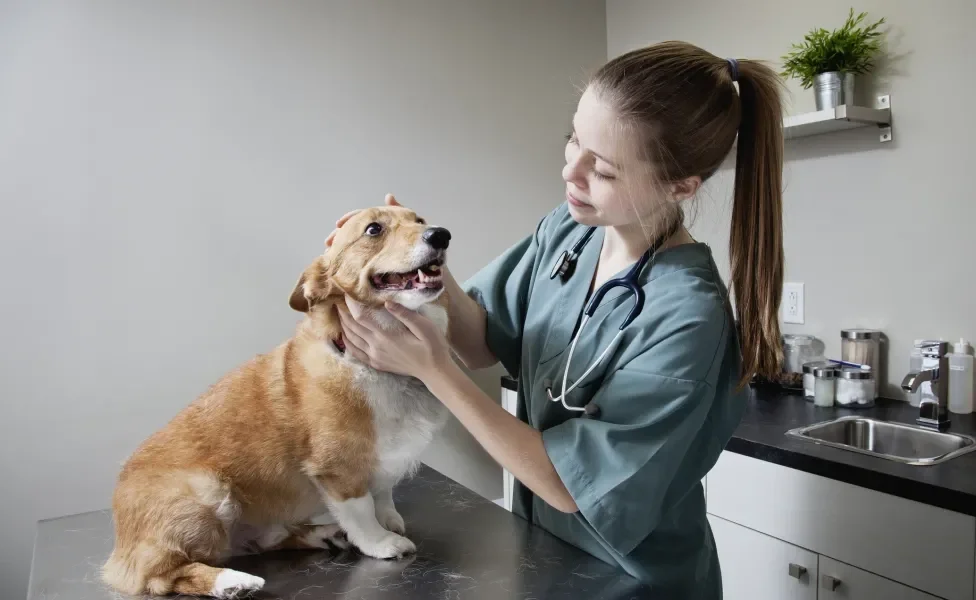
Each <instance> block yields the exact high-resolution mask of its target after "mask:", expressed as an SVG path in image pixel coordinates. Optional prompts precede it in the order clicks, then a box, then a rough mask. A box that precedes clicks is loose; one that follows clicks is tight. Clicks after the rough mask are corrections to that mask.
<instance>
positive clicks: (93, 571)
mask: <svg viewBox="0 0 976 600" xmlns="http://www.w3.org/2000/svg"><path fill="white" fill-rule="evenodd" d="M394 497H395V499H396V501H397V509H398V510H399V511H400V514H402V515H403V517H404V520H405V521H406V525H407V536H408V537H410V539H412V540H413V541H414V543H415V544H416V545H417V554H416V555H414V556H412V557H409V558H407V559H404V560H399V561H384V560H376V559H371V558H366V557H362V556H360V555H358V554H355V553H352V552H344V553H341V554H330V553H329V552H327V551H297V550H296V551H280V552H272V553H267V554H263V555H255V556H247V557H240V558H235V559H232V560H231V561H230V562H229V563H228V565H227V566H229V567H231V568H234V569H238V570H241V571H245V572H248V573H251V574H253V575H257V576H259V577H263V578H264V579H265V580H266V584H265V588H264V590H262V591H261V592H260V593H258V594H255V595H254V596H253V597H254V598H255V600H279V599H280V600H317V599H324V598H329V599H347V600H365V599H369V600H374V599H382V598H397V599H400V600H409V599H412V598H443V599H447V600H468V599H471V600H480V599H486V600H487V599H491V600H501V599H505V598H520V599H531V598H538V599H541V598H546V599H550V598H565V599H570V598H573V599H576V598H592V599H597V598H600V599H607V600H615V599H621V600H630V599H631V598H645V597H648V593H647V591H646V588H643V587H642V586H641V585H640V584H639V582H638V581H637V580H635V579H633V578H631V577H630V576H628V575H626V574H624V573H622V572H620V571H618V570H617V569H616V568H615V567H613V566H610V565H608V564H606V563H604V562H602V561H599V560H597V559H595V558H593V557H591V556H590V555H588V554H586V553H584V552H582V551H581V550H578V549H576V548H575V547H573V546H570V545H568V544H565V543H563V542H562V541H560V540H558V539H556V538H555V537H553V536H551V535H549V534H548V533H546V532H544V531H542V530H541V529H539V528H537V527H535V526H532V525H530V524H529V523H527V522H526V521H525V520H523V519H521V518H519V517H516V516H515V515H513V514H511V513H510V512H508V511H506V510H505V509H503V508H501V507H500V506H498V505H496V504H494V503H493V502H490V501H488V500H485V499H484V498H482V497H481V496H479V495H477V494H475V493H474V492H472V491H470V490H468V489H467V488H465V487H464V486H462V485H460V484H458V483H455V482H454V481H452V480H451V479H449V478H447V477H445V476H444V475H442V474H440V473H438V472H437V471H435V470H433V469H431V468H429V467H423V468H422V469H421V471H420V472H419V473H418V474H417V475H416V476H415V477H414V478H412V479H409V480H407V481H405V482H403V483H401V484H400V485H399V486H397V488H396V490H395V491H394ZM111 548H112V523H111V514H110V512H109V511H107V510H105V511H98V512H90V513H84V514H80V515H74V516H69V517H61V518H57V519H51V520H46V521H41V522H40V523H39V524H38V529H37V538H36V541H35V545H34V559H33V564H32V566H31V574H30V585H29V588H28V590H29V591H28V596H27V597H28V600H42V599H54V598H71V599H73V600H110V599H111V600H119V599H120V598H122V595H120V594H117V593H114V592H113V591H112V590H110V589H108V588H107V587H106V586H105V585H104V584H102V583H101V581H100V580H99V569H100V568H101V565H102V563H103V562H104V561H105V559H106V557H107V556H108V554H109V552H110V551H111ZM171 598H184V597H183V596H171Z"/></svg>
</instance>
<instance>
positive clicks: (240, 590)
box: [148, 563, 264, 598]
mask: <svg viewBox="0 0 976 600" xmlns="http://www.w3.org/2000/svg"><path fill="white" fill-rule="evenodd" d="M263 587H264V579H261V578H260V577H255V576H254V575H249V574H247V573H242V572H240V571H235V570H233V569H221V568H218V567H211V566H209V565H205V564H203V563H189V564H186V565H183V566H181V567H177V568H176V569H174V570H172V571H170V572H169V573H166V574H165V575H162V576H160V577H154V578H153V579H150V580H149V585H148V588H149V593H150V594H157V595H164V594H170V593H177V594H185V595H187V596H211V597H214V598H241V597H245V596H249V595H251V594H253V593H254V592H256V591H258V590H260V589H261V588H263Z"/></svg>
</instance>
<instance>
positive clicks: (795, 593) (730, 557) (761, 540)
mask: <svg viewBox="0 0 976 600" xmlns="http://www.w3.org/2000/svg"><path fill="white" fill-rule="evenodd" d="M708 524H709V525H710V526H711V528H712V535H713V536H714V537H715V547H716V549H717V550H718V562H719V567H720V568H721V570H722V595H723V596H724V598H725V600H817V555H816V554H814V553H813V552H809V551H807V550H804V549H802V548H797V547H796V546H793V545H791V544H787V543H786V542H784V541H781V540H777V539H774V538H771V537H769V536H768V535H763V534H761V533H758V532H755V531H753V530H751V529H747V528H745V527H743V526H742V525H736V524H735V523H730V522H729V521H726V520H725V519H722V518H719V517H716V516H714V515H709V516H708Z"/></svg>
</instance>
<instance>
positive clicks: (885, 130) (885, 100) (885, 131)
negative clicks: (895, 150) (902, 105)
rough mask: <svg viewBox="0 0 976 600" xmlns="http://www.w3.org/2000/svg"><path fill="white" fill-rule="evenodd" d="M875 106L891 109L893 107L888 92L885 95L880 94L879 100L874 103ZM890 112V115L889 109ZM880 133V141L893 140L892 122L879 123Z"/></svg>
mask: <svg viewBox="0 0 976 600" xmlns="http://www.w3.org/2000/svg"><path fill="white" fill-rule="evenodd" d="M874 107H875V108H888V109H890V108H891V98H890V97H889V96H888V94H885V95H884V96H878V98H877V101H876V102H875V104H874ZM888 114H889V115H890V114H891V111H889V112H888ZM888 120H889V121H890V120H891V119H890V118H889V119H888ZM878 133H879V136H878V139H879V140H880V141H882V142H890V141H891V140H892V136H891V123H888V124H886V125H878Z"/></svg>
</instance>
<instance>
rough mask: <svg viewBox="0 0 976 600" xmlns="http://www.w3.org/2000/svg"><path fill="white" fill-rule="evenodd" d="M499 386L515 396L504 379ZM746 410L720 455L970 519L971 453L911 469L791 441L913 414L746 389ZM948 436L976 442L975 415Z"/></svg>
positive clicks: (974, 463) (973, 495) (892, 405)
mask: <svg viewBox="0 0 976 600" xmlns="http://www.w3.org/2000/svg"><path fill="white" fill-rule="evenodd" d="M502 386H503V387H505V388H506V389H510V390H515V389H516V387H517V384H516V382H515V381H514V380H512V379H510V378H507V377H506V378H503V379H502ZM750 389H751V394H750V398H749V404H748V407H747V409H746V412H745V414H744V415H743V417H742V421H741V422H740V423H739V426H738V428H737V429H736V431H735V433H734V434H733V436H732V439H731V440H729V443H728V444H727V445H726V450H727V451H729V452H735V453H737V454H742V455H745V456H750V457H752V458H757V459H760V460H765V461H768V462H771V463H775V464H779V465H783V466H786V467H791V468H794V469H798V470H801V471H806V472H808V473H812V474H814V475H820V476H822V477H827V478H830V479H834V480H837V481H843V482H845V483H850V484H853V485H857V486H860V487H864V488H867V489H871V490H875V491H878V492H882V493H885V494H891V495H893V496H899V497H901V498H906V499H908V500H915V501H917V502H922V503H924V504H929V505H931V506H936V507H939V508H944V509H947V510H952V511H955V512H959V513H963V514H967V515H970V516H976V452H971V453H969V454H964V455H962V456H958V457H956V458H953V459H951V460H949V461H946V462H944V463H941V464H936V465H925V466H913V465H906V464H902V463H898V462H894V461H891V460H887V459H883V458H878V457H874V456H867V455H864V454H858V453H855V452H850V451H848V450H842V449H840V448H831V447H829V446H823V445H819V444H815V443H812V442H809V441H806V440H797V439H794V438H790V437H787V436H786V432H787V431H789V430H790V429H793V428H796V427H803V426H806V425H812V424H814V423H819V422H821V421H829V420H831V419H835V418H837V417H841V416H846V415H859V416H863V417H870V418H875V419H881V420H885V421H893V422H897V423H905V424H908V425H915V419H916V417H918V408H916V407H913V406H911V405H910V404H909V403H908V402H904V401H901V400H889V399H880V400H878V402H877V403H876V405H875V406H874V407H872V408H865V409H845V408H839V407H832V408H820V407H816V406H814V405H813V403H812V402H808V401H806V400H805V399H804V398H803V397H802V395H794V394H790V393H787V392H784V391H782V390H779V389H775V388H750ZM950 418H951V424H950V426H949V429H948V431H949V432H950V433H961V434H966V435H971V436H974V437H976V414H969V415H956V414H950Z"/></svg>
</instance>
